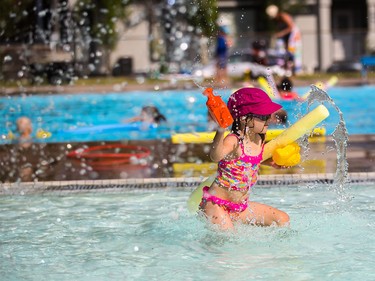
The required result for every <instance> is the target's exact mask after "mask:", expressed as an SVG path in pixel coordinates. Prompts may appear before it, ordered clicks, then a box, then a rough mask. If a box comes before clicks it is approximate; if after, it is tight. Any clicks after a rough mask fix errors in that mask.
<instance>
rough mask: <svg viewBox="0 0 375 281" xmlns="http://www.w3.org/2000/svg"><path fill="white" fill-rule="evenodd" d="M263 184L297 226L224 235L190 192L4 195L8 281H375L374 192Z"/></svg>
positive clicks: (1, 237)
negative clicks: (344, 194) (341, 196)
mask: <svg viewBox="0 0 375 281" xmlns="http://www.w3.org/2000/svg"><path fill="white" fill-rule="evenodd" d="M348 193H349V194H350V195H351V197H353V199H352V200H351V201H349V202H342V201H340V200H338V199H337V198H336V193H335V192H334V191H333V190H330V189H329V187H328V186H327V185H321V186H314V187H312V186H310V187H304V186H299V187H298V186H289V187H286V186H281V187H273V188H255V189H254V190H253V195H252V198H253V200H256V201H260V202H264V203H266V204H271V205H274V206H276V207H278V208H280V209H282V210H285V211H286V212H288V213H289V215H290V217H291V227H290V228H264V227H251V226H246V225H242V226H238V232H237V233H232V234H229V233H227V234H223V233H217V232H216V231H214V230H212V229H210V228H208V227H207V226H206V224H205V223H204V222H203V221H201V220H199V219H197V218H196V217H195V216H194V215H191V214H189V213H188V211H187V208H186V200H187V198H188V196H189V194H190V190H178V189H163V190H160V189H159V190H157V189H152V190H133V191H131V190H129V191H124V192H122V193H114V194H104V193H91V194H76V193H75V194H67V195H62V196H56V195H44V196H39V195H33V196H2V197H0V221H1V224H0V230H1V231H0V260H1V266H0V276H1V280H4V281H7V280H55V281H59V280H176V281H179V280H181V281H185V280H222V281H226V280H231V281H232V280H238V281H241V280H270V281H271V280H272V281H273V280H285V281H290V280H320V281H325V280H327V281H328V280H330V281H332V280H340V281H341V280H365V281H370V280H375V271H374V260H375V236H374V231H375V223H374V221H375V213H374V208H375V205H374V202H375V188H374V185H373V184H372V185H356V186H351V190H350V191H349V192H348Z"/></svg>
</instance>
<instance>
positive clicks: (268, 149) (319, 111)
mask: <svg viewBox="0 0 375 281" xmlns="http://www.w3.org/2000/svg"><path fill="white" fill-rule="evenodd" d="M328 116H329V111H328V109H327V108H326V107H325V106H324V105H322V104H321V105H319V106H317V107H316V108H315V109H314V110H312V111H311V112H309V113H308V114H306V115H305V116H304V117H302V118H301V119H300V120H298V121H297V122H296V123H294V124H293V125H292V126H290V127H289V128H288V129H286V130H285V131H284V132H282V133H281V134H280V135H279V136H277V137H276V138H275V139H273V140H271V141H270V142H268V143H266V145H265V146H264V152H263V161H264V160H267V159H268V158H270V157H271V156H272V154H273V152H274V151H275V149H277V148H279V147H284V146H286V145H288V144H290V143H292V142H294V141H296V140H298V139H299V138H300V137H302V136H303V135H305V134H307V133H310V132H311V131H312V130H313V129H314V127H315V126H316V125H318V124H319V123H320V122H322V121H323V120H324V119H326V118H327V117H328Z"/></svg>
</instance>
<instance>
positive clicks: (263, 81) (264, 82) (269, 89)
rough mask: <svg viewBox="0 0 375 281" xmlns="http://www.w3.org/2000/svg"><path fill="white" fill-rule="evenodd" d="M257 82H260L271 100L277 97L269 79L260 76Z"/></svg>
mask: <svg viewBox="0 0 375 281" xmlns="http://www.w3.org/2000/svg"><path fill="white" fill-rule="evenodd" d="M257 81H258V84H259V86H260V87H261V88H262V89H263V90H264V91H265V92H266V93H267V95H268V96H269V97H270V98H271V99H274V98H275V95H274V94H273V91H272V87H271V86H270V84H269V83H268V81H267V79H266V78H264V77H263V76H259V77H258V79H257Z"/></svg>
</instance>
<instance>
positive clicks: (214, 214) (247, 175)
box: [199, 88, 289, 230]
mask: <svg viewBox="0 0 375 281" xmlns="http://www.w3.org/2000/svg"><path fill="white" fill-rule="evenodd" d="M228 108H229V111H230V113H231V114H232V116H233V118H234V123H233V124H232V128H231V133H230V134H229V135H227V136H225V129H223V128H218V129H217V131H216V135H215V138H214V141H213V143H212V147H211V151H210V156H211V159H212V160H213V161H215V162H218V168H217V169H218V170H217V175H216V178H215V180H214V182H213V183H212V184H211V186H205V187H203V196H202V200H201V203H200V205H199V210H200V212H201V213H202V214H203V215H204V216H205V217H206V218H207V219H208V220H209V221H210V222H211V223H212V224H214V225H217V226H219V228H220V229H223V230H229V229H233V228H234V223H236V222H239V223H244V224H252V225H261V226H271V225H277V226H288V225H289V216H288V214H287V213H285V212H283V211H281V210H278V209H276V208H274V207H271V206H268V205H265V204H261V203H257V202H253V201H249V193H250V191H251V188H252V186H254V184H255V183H256V182H257V179H258V171H259V166H260V163H261V161H262V155H263V149H264V144H265V134H266V132H267V129H268V122H269V119H270V116H271V114H272V113H274V112H275V111H277V110H279V109H280V108H281V105H279V104H277V103H274V102H272V100H271V99H270V98H269V96H268V95H267V94H266V93H265V92H264V91H263V90H261V89H258V88H241V89H239V90H237V91H236V92H234V93H233V94H232V95H231V96H230V98H229V101H228ZM263 164H267V165H271V166H273V167H275V168H282V167H280V166H278V165H277V164H275V163H274V162H273V161H272V160H271V159H268V160H266V161H264V162H263Z"/></svg>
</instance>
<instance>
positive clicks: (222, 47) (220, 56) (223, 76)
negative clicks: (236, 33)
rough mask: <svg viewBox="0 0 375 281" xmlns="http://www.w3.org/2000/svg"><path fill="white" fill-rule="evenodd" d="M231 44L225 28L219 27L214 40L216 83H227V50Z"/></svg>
mask: <svg viewBox="0 0 375 281" xmlns="http://www.w3.org/2000/svg"><path fill="white" fill-rule="evenodd" d="M230 45H231V43H230V40H229V38H228V29H227V28H226V27H225V26H219V33H218V36H217V40H216V51H215V58H216V80H217V82H218V83H221V84H226V83H227V82H228V70H227V67H228V50H229V47H230Z"/></svg>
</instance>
